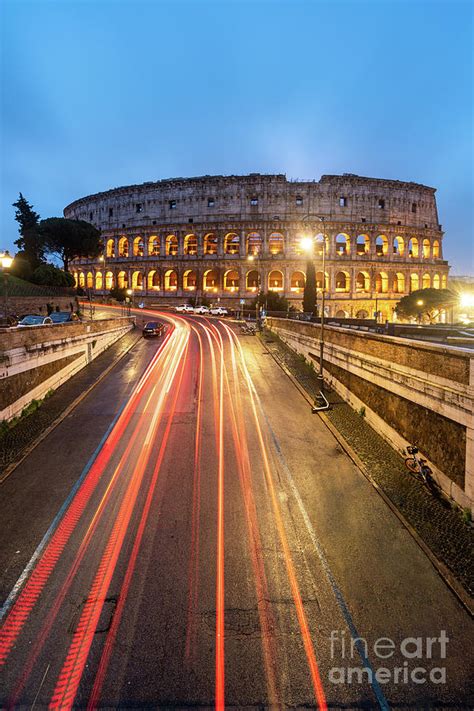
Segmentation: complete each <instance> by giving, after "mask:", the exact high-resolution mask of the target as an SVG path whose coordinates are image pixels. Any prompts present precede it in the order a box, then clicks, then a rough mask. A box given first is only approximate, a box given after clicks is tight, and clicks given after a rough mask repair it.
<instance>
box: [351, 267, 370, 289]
mask: <svg viewBox="0 0 474 711" xmlns="http://www.w3.org/2000/svg"><path fill="white" fill-rule="evenodd" d="M355 288H356V291H359V292H361V291H363V292H366V291H369V290H370V276H369V274H368V272H359V273H358V274H357V276H356V283H355Z"/></svg>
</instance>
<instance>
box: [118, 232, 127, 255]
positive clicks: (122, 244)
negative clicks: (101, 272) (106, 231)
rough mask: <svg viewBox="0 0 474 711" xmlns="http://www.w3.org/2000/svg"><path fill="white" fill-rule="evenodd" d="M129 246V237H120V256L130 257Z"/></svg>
mask: <svg viewBox="0 0 474 711" xmlns="http://www.w3.org/2000/svg"><path fill="white" fill-rule="evenodd" d="M129 248H130V247H129V244H128V239H127V238H126V237H120V239H119V247H118V252H119V257H128V253H129Z"/></svg>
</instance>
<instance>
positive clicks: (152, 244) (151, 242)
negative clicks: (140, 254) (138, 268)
mask: <svg viewBox="0 0 474 711" xmlns="http://www.w3.org/2000/svg"><path fill="white" fill-rule="evenodd" d="M159 253H160V238H159V237H157V235H151V237H149V238H148V254H149V255H151V256H158V255H159Z"/></svg>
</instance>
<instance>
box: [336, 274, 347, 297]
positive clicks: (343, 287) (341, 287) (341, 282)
mask: <svg viewBox="0 0 474 711" xmlns="http://www.w3.org/2000/svg"><path fill="white" fill-rule="evenodd" d="M334 281H335V290H336V292H343V291H344V292H346V291H349V289H350V277H349V272H344V271H340V272H337V274H336V276H335V278H334Z"/></svg>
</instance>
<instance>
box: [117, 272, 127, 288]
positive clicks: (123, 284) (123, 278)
mask: <svg viewBox="0 0 474 711" xmlns="http://www.w3.org/2000/svg"><path fill="white" fill-rule="evenodd" d="M117 286H118V288H119V289H127V287H128V274H127V272H125V271H123V270H122V271H121V272H119V273H118V274H117Z"/></svg>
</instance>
